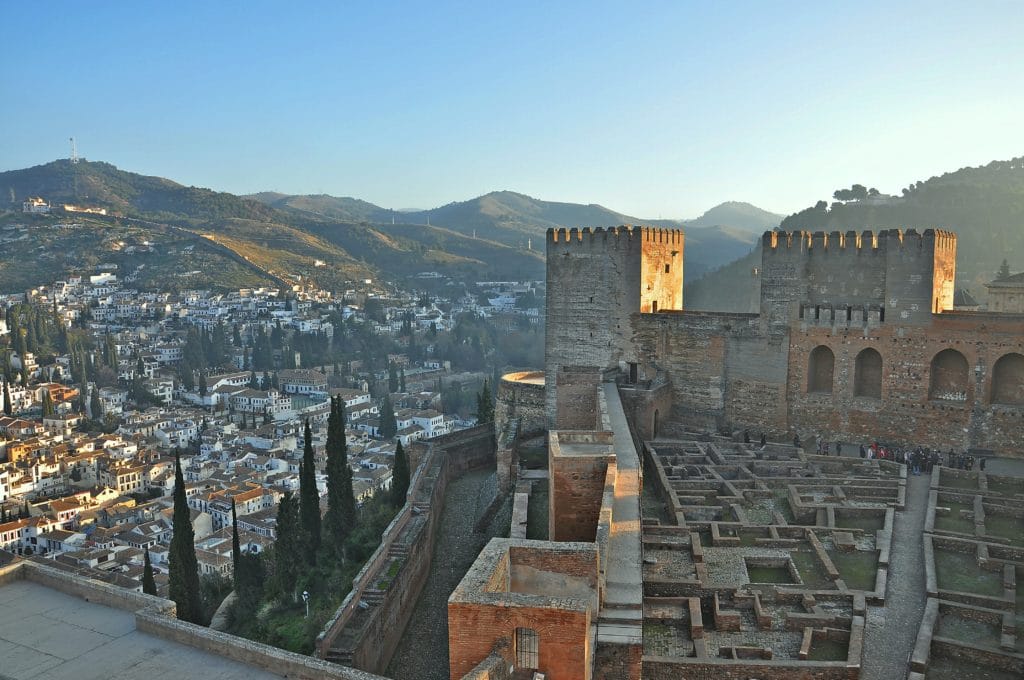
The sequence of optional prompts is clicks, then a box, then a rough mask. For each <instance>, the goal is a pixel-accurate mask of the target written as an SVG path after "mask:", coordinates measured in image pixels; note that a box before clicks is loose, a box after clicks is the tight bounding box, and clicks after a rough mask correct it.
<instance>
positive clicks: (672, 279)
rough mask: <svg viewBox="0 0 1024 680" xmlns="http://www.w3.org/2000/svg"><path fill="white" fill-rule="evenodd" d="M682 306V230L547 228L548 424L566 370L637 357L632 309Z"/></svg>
mask: <svg viewBox="0 0 1024 680" xmlns="http://www.w3.org/2000/svg"><path fill="white" fill-rule="evenodd" d="M682 308H683V232H682V231H679V230H673V229H652V228H648V227H616V228H609V229H549V230H548V232H547V318H546V329H545V330H546V336H545V361H544V370H545V381H546V386H547V387H546V415H547V420H548V427H555V414H556V408H555V405H556V395H557V391H558V385H559V377H560V376H561V375H562V374H563V372H564V369H567V368H572V367H588V368H591V369H597V371H600V370H603V369H606V368H617V367H619V366H620V364H621V363H622V362H635V361H636V360H637V359H636V357H635V349H634V343H633V330H632V325H631V322H630V317H631V315H632V314H635V313H645V314H648V313H656V312H661V311H671V310H681V309H682ZM590 374H591V375H592V374H593V371H590Z"/></svg>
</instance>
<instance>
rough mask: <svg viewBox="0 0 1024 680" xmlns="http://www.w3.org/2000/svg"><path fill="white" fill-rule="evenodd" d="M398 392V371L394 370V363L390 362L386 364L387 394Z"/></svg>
mask: <svg viewBox="0 0 1024 680" xmlns="http://www.w3.org/2000/svg"><path fill="white" fill-rule="evenodd" d="M397 391H398V370H397V369H396V368H395V362H394V361H392V362H391V363H390V364H388V392H390V393H394V392H397Z"/></svg>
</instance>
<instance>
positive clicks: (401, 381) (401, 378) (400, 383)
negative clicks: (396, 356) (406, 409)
mask: <svg viewBox="0 0 1024 680" xmlns="http://www.w3.org/2000/svg"><path fill="white" fill-rule="evenodd" d="M398 389H400V390H401V391H402V392H405V369H404V368H403V369H402V372H401V373H399V374H398Z"/></svg>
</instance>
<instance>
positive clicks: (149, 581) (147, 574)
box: [142, 548, 156, 595]
mask: <svg viewBox="0 0 1024 680" xmlns="http://www.w3.org/2000/svg"><path fill="white" fill-rule="evenodd" d="M142 592H144V593H146V594H147V595H156V581H155V580H154V579H153V565H152V563H150V561H149V548H146V555H145V557H144V558H143V569H142Z"/></svg>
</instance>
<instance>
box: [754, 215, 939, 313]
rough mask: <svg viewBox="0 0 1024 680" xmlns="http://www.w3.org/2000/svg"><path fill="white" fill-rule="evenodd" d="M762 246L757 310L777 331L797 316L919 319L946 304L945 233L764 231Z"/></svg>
mask: <svg viewBox="0 0 1024 680" xmlns="http://www.w3.org/2000/svg"><path fill="white" fill-rule="evenodd" d="M761 245H762V260H761V264H762V266H761V315H762V319H763V320H764V321H765V323H766V324H767V325H768V327H769V328H770V329H773V330H776V331H780V330H784V329H785V328H786V327H788V326H789V324H791V323H793V322H795V321H797V319H798V318H799V319H803V320H805V321H810V320H816V321H817V320H821V319H825V320H827V321H828V322H842V321H850V320H852V319H854V318H858V319H864V320H865V321H866V320H868V319H876V318H877V319H878V320H879V322H884V321H885V320H890V321H898V322H899V323H903V324H913V325H921V324H927V323H930V322H931V315H932V314H938V313H941V312H943V311H946V310H949V309H952V308H953V286H954V280H955V276H956V234H953V233H952V232H948V231H942V230H936V229H927V230H925V231H924V232H918V231H917V230H915V229H908V230H907V231H905V232H904V231H901V230H899V229H890V230H885V231H880V232H877V233H875V232H871V231H864V232H861V233H859V234H858V233H857V232H855V231H848V232H845V233H843V232H838V231H833V232H831V233H826V232H823V231H817V232H813V233H812V232H808V231H794V232H781V231H770V232H766V233H765V234H764V236H763V237H762V241H761ZM808 315H812V317H813V319H808Z"/></svg>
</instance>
